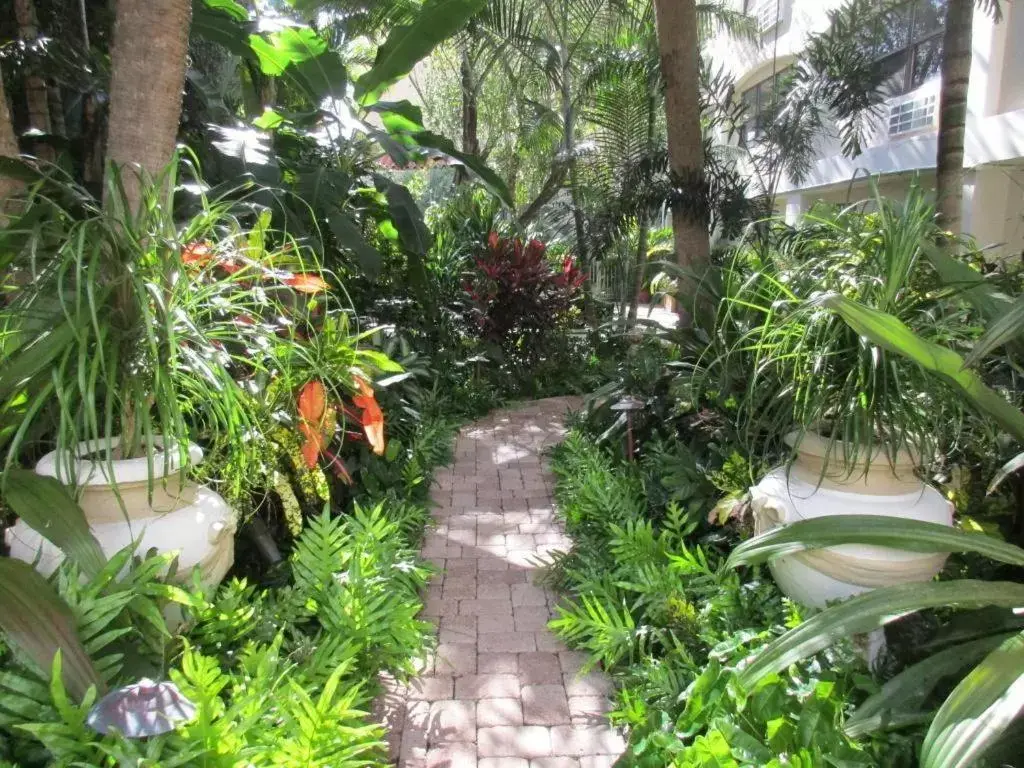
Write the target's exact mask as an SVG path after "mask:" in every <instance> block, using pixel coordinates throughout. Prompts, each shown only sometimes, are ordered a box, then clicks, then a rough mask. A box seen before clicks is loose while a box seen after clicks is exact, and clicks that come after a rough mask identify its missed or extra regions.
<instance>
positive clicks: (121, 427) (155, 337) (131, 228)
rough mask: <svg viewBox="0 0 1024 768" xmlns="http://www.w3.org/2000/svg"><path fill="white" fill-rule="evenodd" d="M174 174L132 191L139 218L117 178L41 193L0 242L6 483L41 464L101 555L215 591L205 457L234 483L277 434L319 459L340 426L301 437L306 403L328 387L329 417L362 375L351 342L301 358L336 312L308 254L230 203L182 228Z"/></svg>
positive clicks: (50, 564)
mask: <svg viewBox="0 0 1024 768" xmlns="http://www.w3.org/2000/svg"><path fill="white" fill-rule="evenodd" d="M176 167H177V160H176V161H175V163H172V165H171V166H170V167H169V169H168V171H167V176H166V178H161V179H157V180H156V181H155V182H153V183H147V184H144V185H143V191H142V203H141V205H140V206H139V208H138V209H137V211H138V212H137V213H132V212H131V211H129V209H128V206H127V205H126V204H125V202H124V201H125V196H124V191H123V188H122V186H121V184H120V180H119V176H118V174H117V173H116V172H114V171H112V172H111V173H110V174H109V176H108V178H109V181H108V185H107V188H106V190H105V194H106V201H105V204H104V205H101V204H100V203H99V202H98V201H96V200H94V199H93V198H91V197H90V196H89V194H88V193H87V192H85V191H84V190H82V189H80V188H78V187H76V186H75V185H74V184H72V183H70V182H67V181H64V180H63V179H56V178H52V177H51V178H46V177H41V178H39V179H38V180H37V182H36V184H35V185H34V186H33V187H32V188H31V189H30V191H29V192H28V194H27V199H26V202H25V206H24V208H23V211H22V213H21V214H20V215H19V216H18V217H16V218H15V219H13V220H12V221H11V222H10V223H9V224H8V226H7V227H6V228H5V229H3V230H2V231H0V253H2V258H3V261H4V264H3V266H4V267H5V270H6V275H5V281H4V288H5V299H6V301H5V302H4V304H3V306H2V307H0V329H2V346H0V441H2V442H0V445H2V447H3V450H4V462H5V463H4V469H5V472H6V471H7V470H10V469H11V468H12V467H16V466H17V465H18V464H19V463H26V462H28V463H31V462H32V461H33V459H38V463H37V464H36V471H37V472H38V473H39V474H41V475H48V476H50V477H53V478H56V479H57V480H58V481H59V482H61V483H62V484H64V485H66V486H69V487H71V488H73V489H74V492H75V495H76V497H77V500H78V502H79V505H80V506H81V508H82V510H83V511H84V513H85V516H86V519H87V520H88V522H89V526H90V528H91V530H92V533H93V535H94V536H95V537H96V539H97V540H98V541H99V543H100V545H101V547H102V549H103V550H104V552H106V553H108V554H110V553H112V552H114V551H117V550H119V549H121V548H122V547H123V546H125V545H126V544H127V543H129V542H131V541H133V540H139V539H141V543H140V548H141V549H142V550H145V549H148V548H149V547H156V548H157V549H159V550H163V551H167V550H175V551H177V552H178V553H179V557H180V560H179V570H180V571H181V572H183V573H186V574H187V573H189V572H190V571H191V568H192V566H196V565H198V566H199V567H200V568H201V569H202V574H203V577H204V579H205V580H206V581H209V582H216V581H219V580H220V579H221V578H222V577H223V576H224V574H225V573H226V571H227V570H228V568H229V567H230V565H231V562H232V558H233V532H234V528H235V515H234V513H233V512H232V511H231V509H229V507H228V505H227V503H225V501H224V499H223V498H222V497H221V496H220V495H219V494H218V493H216V492H215V491H214V490H213V489H212V488H210V487H207V486H202V485H200V484H198V483H197V482H196V478H197V474H196V467H197V465H198V463H199V461H200V460H201V459H202V457H203V452H204V450H205V451H207V452H209V453H212V454H213V455H214V456H215V457H217V459H218V461H217V464H218V466H222V467H223V466H227V467H230V469H231V472H232V474H233V475H234V476H235V477H236V478H239V477H240V478H246V477H250V478H252V477H254V476H258V475H259V474H260V473H261V462H262V461H263V458H264V457H263V444H264V435H265V434H267V433H268V432H269V430H271V429H273V428H277V427H278V425H279V424H280V423H281V421H282V420H283V421H285V422H288V423H289V424H290V426H291V427H292V428H293V429H296V430H298V431H300V432H301V433H302V434H303V435H305V436H306V437H307V441H308V439H309V435H316V436H317V439H316V440H315V443H316V446H317V448H318V449H321V448H323V447H324V446H325V445H326V444H327V442H328V441H329V440H330V439H333V437H334V429H335V427H334V423H333V421H332V423H331V424H330V425H327V424H325V423H321V422H323V421H325V420H326V418H327V413H328V410H329V409H327V408H326V407H325V408H324V409H321V412H320V413H319V415H318V421H317V423H316V424H307V423H306V422H305V420H304V418H303V416H302V414H300V413H299V408H298V405H299V404H298V400H297V395H298V394H299V390H300V387H301V386H303V385H304V384H307V383H308V382H310V381H312V380H316V381H318V382H322V383H321V384H320V385H319V386H320V387H321V389H323V391H324V399H325V401H326V400H339V401H340V399H341V397H343V396H345V395H346V394H348V393H352V392H358V391H359V387H358V384H357V380H358V379H359V377H360V375H361V374H360V369H359V366H358V360H357V359H356V356H355V353H354V352H353V349H352V348H351V343H350V342H351V341H352V339H351V337H348V336H345V337H344V338H339V339H337V342H338V344H337V348H336V349H332V350H331V353H330V354H329V355H324V354H315V355H314V354H310V352H309V350H310V344H309V341H308V339H309V338H310V336H315V334H316V332H317V328H319V327H321V326H322V325H323V324H324V323H325V322H331V323H332V324H333V325H335V326H336V325H337V320H336V315H337V314H338V312H339V308H338V307H337V306H336V305H335V304H334V303H332V300H331V298H330V294H329V293H328V290H327V289H328V282H327V280H326V279H325V278H326V276H325V275H324V274H323V273H322V271H321V270H320V268H319V266H318V264H317V262H316V260H315V259H314V258H313V256H312V254H311V252H310V251H309V250H308V249H306V248H303V247H300V246H299V245H298V244H297V243H296V242H295V241H294V240H292V239H290V238H287V237H285V236H283V235H281V234H280V233H273V232H271V231H270V229H269V221H270V216H269V212H266V211H262V212H261V211H260V209H259V208H257V207H255V206H244V205H243V206H240V205H239V204H238V203H237V202H235V203H230V202H228V201H227V198H226V197H225V198H218V199H210V198H207V197H206V196H204V195H199V197H198V201H197V203H196V205H194V206H193V208H194V210H193V211H191V212H190V213H188V214H187V215H180V214H179V215H175V207H174V205H175V202H176V199H175V194H174V190H175V187H176V181H177V172H176ZM233 193H234V199H236V200H237V193H238V190H233ZM346 344H348V346H346ZM314 351H315V345H314ZM325 385H326V387H325ZM330 412H331V413H333V410H330ZM197 443H202V444H203V446H204V449H200V448H199V446H198V445H197ZM47 449H49V450H47ZM40 453H45V455H43V456H42V457H41V458H39V455H40ZM317 454H319V450H318V451H317ZM314 458H316V457H314ZM43 533H45V531H43ZM8 543H9V545H10V546H11V550H12V554H14V555H16V556H18V557H21V558H23V559H28V560H32V559H35V558H37V557H39V558H40V566H41V568H42V569H43V570H47V571H48V570H52V569H53V568H54V567H55V566H56V564H57V562H59V559H60V558H61V557H62V554H61V553H60V552H59V550H58V549H57V548H56V547H52V546H49V544H48V542H46V541H44V540H43V539H42V538H41V536H40V535H39V533H37V532H35V531H33V530H32V529H30V528H29V527H28V526H26V525H25V524H24V523H21V522H19V523H18V525H16V526H15V527H14V528H13V529H10V530H9V533H8Z"/></svg>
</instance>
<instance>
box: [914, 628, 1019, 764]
mask: <svg viewBox="0 0 1024 768" xmlns="http://www.w3.org/2000/svg"><path fill="white" fill-rule="evenodd" d="M1022 709H1024V633H1021V634H1019V635H1016V636H1015V637H1011V638H1010V639H1009V640H1006V641H1005V642H1004V643H1003V644H1002V645H1000V646H999V647H998V648H996V649H995V650H994V651H992V653H990V654H989V655H988V656H986V657H985V659H984V660H983V661H982V662H981V663H980V664H979V665H978V666H976V667H975V668H974V669H973V670H971V672H970V674H968V675H967V677H965V678H964V679H963V680H961V681H960V684H959V685H958V686H957V687H956V688H955V689H953V692H952V693H951V694H950V695H949V698H947V699H946V701H945V702H943V704H942V706H941V707H940V708H939V711H938V712H937V713H936V715H935V719H934V720H932V724H931V727H930V728H929V729H928V734H927V735H926V736H925V739H924V744H922V746H921V768H963V766H968V765H973V764H974V762H975V760H977V759H978V758H980V757H981V756H982V755H983V754H984V752H985V750H986V749H988V747H989V746H990V745H992V744H993V743H994V742H995V741H996V740H997V739H998V738H999V737H1000V736H1001V735H1002V733H1003V731H1005V730H1006V729H1007V728H1008V727H1009V725H1010V724H1011V723H1012V722H1013V720H1014V719H1015V718H1016V717H1017V715H1018V714H1019V713H1020V711H1021V710H1022Z"/></svg>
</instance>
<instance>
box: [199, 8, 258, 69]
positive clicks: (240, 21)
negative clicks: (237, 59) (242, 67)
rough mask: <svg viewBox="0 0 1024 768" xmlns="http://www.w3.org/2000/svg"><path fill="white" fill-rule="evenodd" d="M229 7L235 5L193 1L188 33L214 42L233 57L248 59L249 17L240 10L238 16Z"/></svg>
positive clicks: (250, 54) (250, 28) (249, 54)
mask: <svg viewBox="0 0 1024 768" xmlns="http://www.w3.org/2000/svg"><path fill="white" fill-rule="evenodd" d="M232 6H237V3H234V2H231V0H223V2H222V1H221V0H193V3H192V27H191V34H193V35H195V36H196V37H199V38H202V39H203V40H208V41H209V42H211V43H217V44H218V45H221V46H223V47H224V48H225V50H227V51H229V52H230V53H233V54H235V55H236V56H241V57H242V58H244V59H252V58H253V51H252V46H251V45H250V44H249V35H250V34H251V32H252V24H250V23H249V14H248V13H246V12H245V9H244V8H242V9H241V11H242V14H243V15H241V16H240V15H239V14H238V12H237V10H235V9H234V8H232Z"/></svg>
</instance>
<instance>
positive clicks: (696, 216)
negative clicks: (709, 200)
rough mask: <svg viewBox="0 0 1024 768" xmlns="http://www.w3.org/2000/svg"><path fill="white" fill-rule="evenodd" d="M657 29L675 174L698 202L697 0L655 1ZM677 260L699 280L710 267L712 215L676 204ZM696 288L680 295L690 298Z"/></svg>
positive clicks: (700, 187) (700, 157)
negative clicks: (709, 218)
mask: <svg viewBox="0 0 1024 768" xmlns="http://www.w3.org/2000/svg"><path fill="white" fill-rule="evenodd" d="M654 10H655V14H656V16H657V24H658V47H659V49H660V52H661V74H662V77H663V78H664V80H665V117H666V121H667V126H668V153H669V160H670V161H671V166H672V172H673V174H674V175H676V176H677V177H678V178H679V179H680V181H681V182H682V183H683V185H684V186H683V190H682V191H683V193H684V195H687V196H691V195H692V197H693V198H694V199H697V198H698V195H699V194H701V193H702V191H703V185H704V141H703V136H702V135H701V127H700V106H699V100H698V87H699V78H700V59H699V57H700V51H699V47H698V46H699V43H698V39H697V6H696V3H695V0H654ZM672 229H673V233H674V235H675V245H676V260H677V261H678V262H679V264H680V266H683V267H687V268H689V269H690V270H692V271H693V272H694V273H696V275H698V276H699V275H701V274H702V273H703V272H704V271H705V270H706V269H707V266H708V260H709V256H710V252H711V245H710V240H709V238H708V223H707V211H706V210H702V207H701V206H699V205H689V206H686V205H682V206H681V205H676V206H674V208H673V210H672ZM695 291H696V285H693V284H691V285H690V286H689V289H688V290H685V289H682V290H681V291H680V293H681V294H682V295H686V294H687V293H690V294H691V295H692V294H693V293H694V292H695Z"/></svg>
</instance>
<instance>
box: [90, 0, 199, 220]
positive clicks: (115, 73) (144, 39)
mask: <svg viewBox="0 0 1024 768" xmlns="http://www.w3.org/2000/svg"><path fill="white" fill-rule="evenodd" d="M191 19H192V3H191V1H190V0H118V2H117V18H116V20H115V22H114V42H113V49H112V51H111V56H110V58H111V72H112V73H111V78H110V124H109V128H108V130H107V159H108V161H109V162H110V163H111V164H112V165H115V166H119V167H131V168H132V171H130V172H127V173H125V174H124V185H125V191H126V193H127V197H128V204H129V210H132V211H134V210H135V209H136V208H137V207H138V203H139V181H140V179H139V175H138V171H139V170H141V172H142V173H143V174H145V175H148V176H156V175H157V174H159V173H160V172H161V171H162V170H163V169H164V167H165V166H166V165H167V163H168V162H170V160H171V156H172V154H173V153H174V145H175V141H176V139H177V136H178V121H179V119H180V117H181V91H182V84H183V83H184V80H185V56H186V52H187V50H188V33H189V26H190V24H191Z"/></svg>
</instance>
